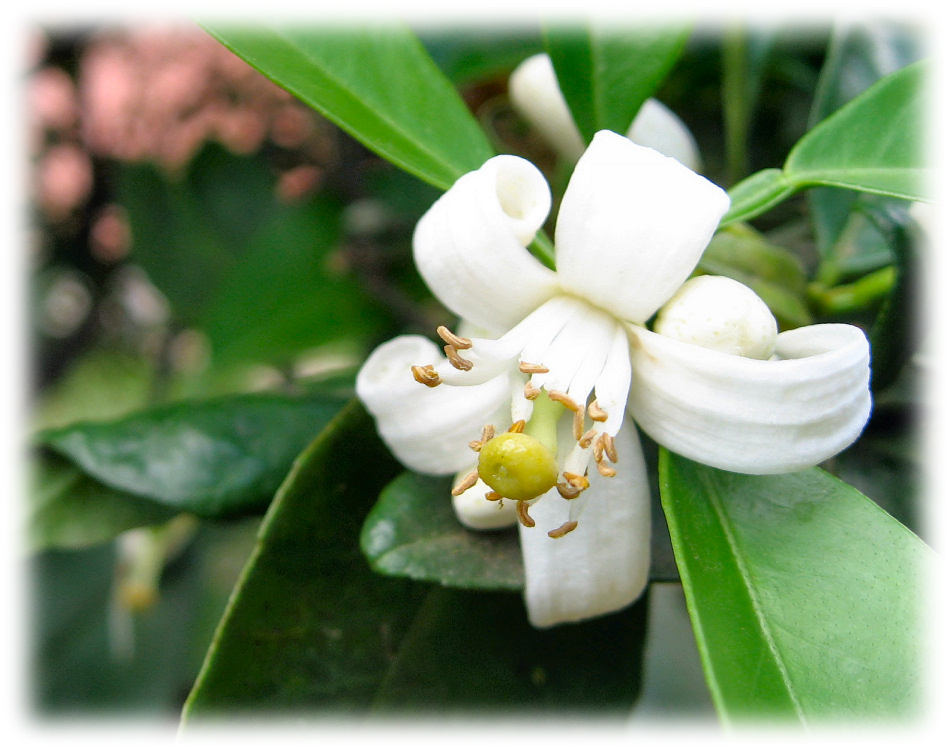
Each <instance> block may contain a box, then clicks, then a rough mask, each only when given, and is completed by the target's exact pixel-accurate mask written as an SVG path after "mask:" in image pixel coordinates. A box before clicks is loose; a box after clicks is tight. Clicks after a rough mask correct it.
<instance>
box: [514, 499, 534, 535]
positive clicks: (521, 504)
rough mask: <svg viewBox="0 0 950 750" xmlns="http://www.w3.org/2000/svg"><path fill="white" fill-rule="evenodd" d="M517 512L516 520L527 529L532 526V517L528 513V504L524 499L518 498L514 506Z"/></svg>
mask: <svg viewBox="0 0 950 750" xmlns="http://www.w3.org/2000/svg"><path fill="white" fill-rule="evenodd" d="M515 510H516V511H517V513H518V520H519V521H521V523H522V524H523V525H524V526H527V527H528V528H529V529H530V528H533V527H534V519H533V518H532V517H531V516H529V515H528V504H527V501H525V500H519V501H518V502H517V504H516V506H515Z"/></svg>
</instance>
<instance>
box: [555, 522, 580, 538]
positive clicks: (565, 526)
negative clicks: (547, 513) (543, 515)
mask: <svg viewBox="0 0 950 750" xmlns="http://www.w3.org/2000/svg"><path fill="white" fill-rule="evenodd" d="M576 528H577V521H567V522H566V523H562V524H561V525H560V526H558V527H557V528H556V529H553V530H552V531H549V532H548V536H549V537H551V538H552V539H560V538H561V537H562V536H564V535H565V534H570V533H571V532H572V531H574V529H576Z"/></svg>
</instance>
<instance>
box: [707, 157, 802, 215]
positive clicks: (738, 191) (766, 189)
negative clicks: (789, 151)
mask: <svg viewBox="0 0 950 750" xmlns="http://www.w3.org/2000/svg"><path fill="white" fill-rule="evenodd" d="M795 190H796V188H795V186H794V185H793V184H791V183H790V182H789V181H788V178H787V177H786V175H785V173H784V172H783V171H782V170H781V169H763V170H761V171H759V172H756V173H755V174H752V175H749V176H748V177H746V178H745V179H744V180H743V181H742V182H740V183H738V184H736V185H733V186H732V187H731V188H729V199H730V200H731V201H732V203H731V205H730V206H729V210H728V211H727V212H726V215H725V216H723V217H722V221H720V222H719V226H720V228H722V227H725V226H728V225H729V224H733V223H735V222H737V221H748V220H749V219H754V218H755V217H756V216H758V215H760V214H764V213H765V212H766V211H768V210H769V209H770V208H773V207H774V206H777V205H778V204H779V203H781V202H782V201H784V200H785V199H786V198H788V197H789V196H791V195H794V193H795Z"/></svg>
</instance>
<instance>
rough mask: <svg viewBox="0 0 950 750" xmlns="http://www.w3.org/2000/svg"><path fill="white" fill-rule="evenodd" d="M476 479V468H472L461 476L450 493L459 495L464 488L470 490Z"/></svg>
mask: <svg viewBox="0 0 950 750" xmlns="http://www.w3.org/2000/svg"><path fill="white" fill-rule="evenodd" d="M477 481H478V469H472V470H471V471H470V472H469V473H468V474H466V475H465V476H464V477H462V481H461V482H459V483H458V484H457V485H455V486H454V487H453V488H452V494H453V495H455V496H458V495H461V494H462V493H463V492H465V490H470V489H471V488H472V487H474V486H475V483H476V482H477Z"/></svg>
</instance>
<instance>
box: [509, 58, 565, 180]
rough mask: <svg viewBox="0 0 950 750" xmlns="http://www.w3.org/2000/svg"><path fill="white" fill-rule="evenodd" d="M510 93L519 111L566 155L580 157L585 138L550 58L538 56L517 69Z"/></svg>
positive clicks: (551, 143) (513, 75)
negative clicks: (575, 121)
mask: <svg viewBox="0 0 950 750" xmlns="http://www.w3.org/2000/svg"><path fill="white" fill-rule="evenodd" d="M508 95H509V97H510V98H511V104H512V106H513V107H514V108H515V111H516V112H517V113H518V114H519V115H521V117H522V118H524V120H525V121H526V122H527V123H528V124H529V125H531V127H533V128H534V129H535V130H537V131H538V132H539V133H540V134H541V135H542V137H543V138H544V139H545V140H546V141H547V143H548V144H549V145H550V146H551V147H552V148H553V149H554V150H555V151H556V152H557V153H558V154H559V155H560V156H561V157H562V158H564V159H565V160H567V161H570V162H575V161H577V160H578V159H579V158H580V156H581V154H582V153H584V139H583V138H581V134H580V131H579V130H578V129H577V125H575V124H574V118H573V117H572V116H571V111H570V109H569V108H568V106H567V102H566V101H565V100H564V94H562V93H561V89H560V87H559V86H558V82H557V74H556V73H555V72H554V65H553V64H552V63H551V58H550V57H548V56H547V55H545V54H543V53H542V54H538V55H534V56H532V57H529V58H528V59H527V60H525V61H524V62H523V63H521V64H520V65H519V66H518V67H517V68H515V70H514V72H513V73H512V74H511V78H509V79H508Z"/></svg>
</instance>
